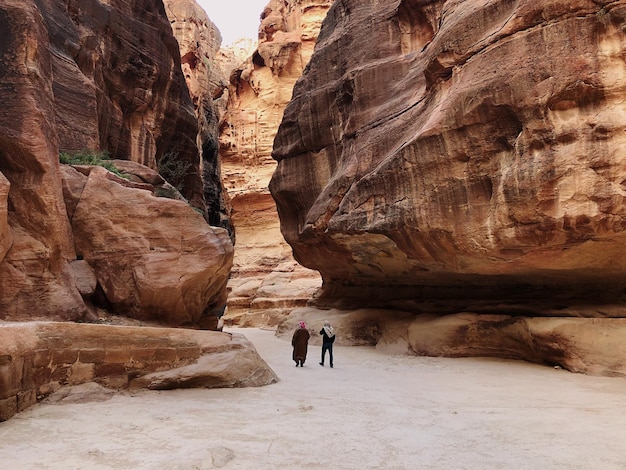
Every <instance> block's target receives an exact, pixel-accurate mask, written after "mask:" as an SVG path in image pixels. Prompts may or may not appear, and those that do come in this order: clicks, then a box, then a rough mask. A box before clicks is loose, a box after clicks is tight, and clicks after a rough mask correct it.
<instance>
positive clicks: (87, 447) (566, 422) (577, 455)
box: [0, 329, 626, 470]
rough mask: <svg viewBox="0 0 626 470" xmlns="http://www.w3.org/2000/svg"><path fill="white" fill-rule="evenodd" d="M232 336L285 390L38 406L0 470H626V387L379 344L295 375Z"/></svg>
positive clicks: (264, 337) (342, 352)
mask: <svg viewBox="0 0 626 470" xmlns="http://www.w3.org/2000/svg"><path fill="white" fill-rule="evenodd" d="M233 331H237V332H240V333H243V334H244V335H246V336H247V337H248V338H249V339H250V340H251V341H252V342H253V343H254V344H255V346H256V347H257V350H258V351H259V353H260V354H261V356H263V358H264V359H265V360H266V361H267V362H268V363H269V365H270V366H271V367H272V368H273V369H274V371H275V372H276V373H277V374H278V376H279V377H280V378H281V381H280V382H279V383H277V384H274V385H270V386H267V387H261V388H247V389H219V390H196V389H193V390H173V391H164V392H151V391H142V392H139V393H133V394H119V395H115V396H113V397H112V398H110V399H106V396H103V395H102V394H101V393H98V391H97V390H96V391H94V393H95V394H96V396H95V398H96V399H95V400H94V401H89V399H88V396H87V394H86V395H84V396H83V400H86V401H85V402H83V403H75V402H65V401H61V402H59V403H58V404H54V403H44V404H40V405H37V406H34V407H32V408H30V409H28V410H26V411H25V412H23V413H20V414H18V415H17V416H16V417H14V418H12V419H11V420H9V421H7V422H4V423H0V463H1V465H0V468H2V469H19V470H25V469H44V470H45V469H64V470H68V469H80V470H84V469H133V470H134V469H151V470H152V469H163V470H165V469H167V470H171V469H185V470H186V469H210V468H225V469H275V468H284V469H291V468H294V469H295V468H309V469H316V468H322V467H325V466H329V467H330V468H335V469H427V470H432V469H435V470H439V469H441V470H443V469H445V470H459V469H472V470H473V469H476V470H486V469H506V470H509V469H533V470H535V469H540V470H545V469H568V470H571V469H580V470H590V469H598V470H600V469H601V470H611V469H616V470H617V469H620V470H621V469H624V468H626V413H625V412H624V411H625V410H626V380H624V379H619V378H603V377H590V376H584V375H577V374H571V373H569V372H566V371H564V370H560V369H553V368H549V367H543V366H539V365H533V364H526V363H523V362H511V361H499V360H493V359H444V358H427V357H406V356H386V355H383V354H380V353H378V352H376V351H375V350H374V349H373V348H370V347H337V348H336V351H335V368H334V369H330V368H329V367H321V366H319V365H318V362H319V352H320V347H319V346H310V348H309V357H308V359H307V363H306V364H305V367H303V368H296V367H294V363H293V362H292V361H291V346H290V344H289V341H288V339H279V338H276V337H275V336H274V335H273V332H272V331H265V330H259V329H236V330H233ZM103 400H104V401H103Z"/></svg>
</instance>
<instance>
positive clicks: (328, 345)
mask: <svg viewBox="0 0 626 470" xmlns="http://www.w3.org/2000/svg"><path fill="white" fill-rule="evenodd" d="M326 351H328V353H329V355H330V365H331V366H332V365H333V343H322V364H324V357H325V356H326Z"/></svg>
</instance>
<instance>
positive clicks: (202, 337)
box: [0, 322, 278, 421]
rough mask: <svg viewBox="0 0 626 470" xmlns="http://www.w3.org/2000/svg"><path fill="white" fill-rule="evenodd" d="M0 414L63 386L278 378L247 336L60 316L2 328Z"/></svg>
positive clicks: (244, 382) (247, 383)
mask: <svg viewBox="0 0 626 470" xmlns="http://www.w3.org/2000/svg"><path fill="white" fill-rule="evenodd" d="M0 340H1V341H0V344H1V345H2V346H1V350H0V421H5V420H7V419H9V418H11V417H12V416H14V415H15V414H16V413H18V412H20V411H23V410H24V409H26V408H27V407H29V406H31V405H33V404H35V403H36V402H38V401H40V400H41V399H43V398H45V397H47V396H49V395H50V394H51V393H53V392H57V391H60V390H61V389H62V388H67V387H73V386H76V385H79V384H84V383H89V382H95V383H97V384H99V385H102V386H103V387H106V388H107V389H110V390H124V389H139V388H143V389H150V390H169V389H174V388H190V387H197V388H217V387H258V386H262V385H268V384H271V383H274V382H276V381H277V380H278V378H277V377H276V374H275V373H274V372H273V371H272V369H271V368H270V367H269V366H268V365H267V364H266V363H265V361H264V360H263V359H262V358H261V357H260V356H259V355H258V353H257V351H256V350H255V348H254V346H253V345H252V344H251V343H250V342H249V341H248V340H246V339H245V338H244V337H243V336H241V335H231V334H227V333H219V332H207V331H195V330H185V329H174V328H153V327H152V328H147V327H131V326H125V327H121V326H110V325H87V324H73V323H54V322H28V323H6V324H2V325H1V327H0Z"/></svg>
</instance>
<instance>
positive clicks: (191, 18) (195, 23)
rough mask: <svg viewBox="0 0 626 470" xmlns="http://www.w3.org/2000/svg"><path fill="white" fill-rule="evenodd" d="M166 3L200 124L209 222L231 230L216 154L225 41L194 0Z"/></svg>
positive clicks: (167, 0)
mask: <svg viewBox="0 0 626 470" xmlns="http://www.w3.org/2000/svg"><path fill="white" fill-rule="evenodd" d="M164 3H165V7H166V12H167V15H168V18H169V19H170V23H171V25H172V30H173V32H174V36H175V37H176V39H177V40H178V47H179V51H180V57H181V66H182V70H183V74H184V76H185V82H186V84H187V89H188V90H189V94H190V96H191V100H192V102H193V105H194V109H195V114H196V119H197V122H198V136H197V140H198V142H199V144H198V145H199V148H200V150H201V152H200V154H201V157H202V165H201V169H202V173H201V174H202V176H203V181H204V199H205V201H206V204H207V208H208V220H209V223H210V224H211V225H215V226H218V227H224V228H228V229H229V230H231V231H232V227H231V224H230V221H229V220H228V217H227V216H226V212H227V208H226V201H225V199H224V198H225V195H224V191H223V189H222V184H221V167H220V161H219V159H218V151H217V150H218V126H219V116H220V110H221V109H223V108H224V107H225V103H226V96H227V95H226V93H225V90H226V89H227V88H228V82H227V79H226V76H225V75H224V74H223V72H222V70H221V68H220V63H219V60H220V59H221V56H220V44H221V42H222V38H221V36H220V33H219V31H218V29H217V27H216V26H215V25H214V24H213V23H212V22H211V20H210V19H209V18H208V17H207V15H206V13H205V11H204V10H203V9H202V8H200V6H199V5H198V4H197V3H196V2H195V0H165V2H164Z"/></svg>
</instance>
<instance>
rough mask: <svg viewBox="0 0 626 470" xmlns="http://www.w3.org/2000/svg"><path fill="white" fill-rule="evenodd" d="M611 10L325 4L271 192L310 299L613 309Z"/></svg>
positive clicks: (617, 44) (544, 5)
mask: <svg viewBox="0 0 626 470" xmlns="http://www.w3.org/2000/svg"><path fill="white" fill-rule="evenodd" d="M625 15H626V2H623V1H613V2H596V1H590V0H578V1H556V2H555V1H538V2H531V3H528V2H509V1H496V2H485V1H484V0H472V1H464V2H456V1H454V2H449V1H446V2H444V1H430V2H421V1H411V0H402V1H399V0H395V1H394V0H387V1H384V2H373V1H364V2H355V1H351V0H341V1H337V2H335V3H334V4H333V7H332V8H331V10H330V12H329V14H328V17H327V19H326V21H325V23H324V25H323V27H322V31H321V33H320V37H319V40H318V44H317V46H316V52H315V54H314V56H313V58H312V60H311V62H310V64H309V67H308V68H307V70H306V71H305V73H304V75H303V77H302V78H301V79H300V80H299V81H298V83H297V85H296V87H295V89H294V97H293V100H292V102H291V103H290V105H289V107H288V108H287V110H286V111H285V117H284V119H283V122H282V124H281V127H280V130H279V132H278V135H277V136H276V140H275V146H274V157H275V158H276V159H277V160H278V161H279V165H278V169H277V171H276V173H275V174H274V177H273V179H272V182H271V185H270V188H271V191H272V194H273V195H274V197H275V198H276V200H277V205H278V211H279V214H280V216H281V227H282V231H283V234H284V235H285V237H286V239H287V241H288V242H289V243H290V244H291V246H292V247H293V249H294V253H295V256H296V259H298V260H299V261H300V262H302V263H303V264H304V265H305V266H308V267H310V268H313V269H317V270H319V271H320V272H321V273H322V276H323V278H324V292H323V296H325V297H326V298H327V299H328V300H331V299H333V298H335V299H339V298H341V299H343V300H342V301H343V302H344V304H345V305H364V304H367V303H370V302H374V304H378V305H395V306H402V307H404V308H408V309H412V310H414V311H424V310H426V311H432V310H433V309H435V310H437V308H438V307H436V306H435V307H433V305H430V306H424V305H422V303H424V302H429V301H431V300H432V301H434V302H435V304H437V303H438V302H439V301H441V303H442V304H445V303H450V302H451V301H452V300H455V301H457V302H456V305H454V306H452V307H451V308H450V310H449V311H459V308H461V309H463V308H473V309H480V308H484V309H485V310H490V309H491V310H496V311H498V310H500V311H501V310H502V309H501V308H500V307H498V305H500V303H501V302H505V303H506V302H509V303H521V304H526V307H523V308H521V311H525V312H531V311H534V310H535V311H538V312H541V311H543V309H544V307H545V305H544V306H541V305H540V304H539V300H540V299H546V301H547V303H548V304H549V306H550V307H551V308H562V307H564V306H566V305H568V300H566V299H570V300H571V301H572V302H576V301H577V302H579V303H594V302H622V301H623V300H625V299H624V296H623V292H624V288H625V287H626V282H625V281H624V279H626V277H625V274H626V261H624V257H623V256H622V254H623V251H624V243H625V242H626V231H625V228H626V205H625V201H626V199H625V196H626V191H625V188H624V178H623V173H624V166H625V164H626V160H624V158H623V148H624V143H625V140H626V133H625V128H626V120H625V117H624V116H625V113H624V111H625V110H624V106H623V98H624V94H625V92H626V66H625V65H624V61H623V54H624V51H625V50H626V35H625V32H624V29H623V27H622V26H623V24H624V16H625ZM485 303H487V304H489V305H491V307H493V308H490V307H488V306H486V305H485ZM441 309H442V311H446V307H445V306H442V307H441ZM524 309H526V310H524ZM505 310H506V309H505ZM599 314H600V313H597V311H596V312H595V313H593V312H592V313H590V315H599ZM607 314H608V313H607ZM613 314H615V313H613Z"/></svg>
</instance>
